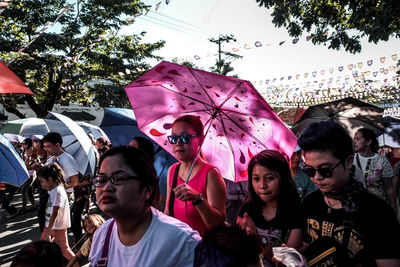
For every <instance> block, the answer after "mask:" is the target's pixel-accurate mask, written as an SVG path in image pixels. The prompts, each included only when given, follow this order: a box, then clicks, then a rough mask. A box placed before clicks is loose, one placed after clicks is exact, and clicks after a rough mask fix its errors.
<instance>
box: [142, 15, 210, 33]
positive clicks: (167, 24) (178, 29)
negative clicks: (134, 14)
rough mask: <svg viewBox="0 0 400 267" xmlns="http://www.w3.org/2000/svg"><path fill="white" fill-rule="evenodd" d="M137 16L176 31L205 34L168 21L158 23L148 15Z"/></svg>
mask: <svg viewBox="0 0 400 267" xmlns="http://www.w3.org/2000/svg"><path fill="white" fill-rule="evenodd" d="M138 18H139V19H141V20H144V21H147V22H151V23H154V24H157V25H160V26H162V27H165V28H168V29H171V30H174V31H177V32H184V33H187V34H190V35H200V36H205V35H204V34H200V33H196V32H194V31H192V30H190V29H185V28H183V27H181V26H180V25H177V24H172V23H168V22H164V24H163V23H160V22H159V21H158V20H157V19H155V18H152V17H149V16H140V17H138ZM205 37H206V36H205Z"/></svg>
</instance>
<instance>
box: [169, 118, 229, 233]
mask: <svg viewBox="0 0 400 267" xmlns="http://www.w3.org/2000/svg"><path fill="white" fill-rule="evenodd" d="M203 139H204V134H203V124H202V122H201V121H200V119H199V118H198V117H196V116H192V115H186V116H183V117H180V118H178V119H176V120H175V121H174V123H173V124H172V135H170V136H168V141H169V142H170V143H171V144H172V146H173V153H174V155H175V157H176V158H177V159H178V160H179V162H178V163H176V164H174V165H172V166H171V167H170V168H169V170H168V177H167V204H166V206H165V211H164V212H165V213H166V214H168V215H171V214H172V212H170V210H169V201H170V197H171V188H172V185H173V180H174V174H175V170H176V168H177V166H178V165H180V167H179V171H178V176H177V182H176V186H175V187H174V188H173V189H172V192H173V193H174V194H175V199H174V205H173V216H174V217H175V218H177V219H179V220H181V221H183V222H185V223H187V224H188V225H190V226H191V227H192V228H193V229H195V230H197V231H198V232H199V233H200V235H203V234H204V231H205V230H207V229H209V228H211V227H213V226H216V225H219V224H222V223H224V220H225V214H226V211H225V201H226V191H225V183H224V181H223V179H222V176H221V174H220V172H219V171H218V169H217V168H216V167H214V166H212V165H211V164H209V163H207V162H206V161H205V160H203V159H202V158H201V157H197V153H198V151H199V149H200V145H201V143H202V141H203ZM193 161H195V163H194V164H193V168H192V171H190V169H191V167H192V163H193ZM188 176H189V178H188V180H187V183H185V181H186V179H187V177H188Z"/></svg>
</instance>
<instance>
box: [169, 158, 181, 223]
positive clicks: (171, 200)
mask: <svg viewBox="0 0 400 267" xmlns="http://www.w3.org/2000/svg"><path fill="white" fill-rule="evenodd" d="M180 167H181V163H179V164H178V166H176V169H175V173H174V178H173V180H172V186H171V191H170V194H169V202H168V211H169V216H171V217H174V202H175V192H174V190H173V189H174V188H175V187H176V184H177V183H178V172H179V169H180Z"/></svg>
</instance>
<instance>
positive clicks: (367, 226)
mask: <svg viewBox="0 0 400 267" xmlns="http://www.w3.org/2000/svg"><path fill="white" fill-rule="evenodd" d="M298 144H299V146H300V148H301V149H302V150H303V155H304V160H305V167H304V168H303V171H304V172H305V173H306V174H308V175H309V176H310V178H311V180H312V182H313V183H315V184H316V186H317V188H318V190H316V191H314V192H311V193H310V194H308V195H307V196H305V198H304V199H303V201H302V203H301V210H302V213H303V215H304V217H305V219H306V221H307V227H306V231H305V235H304V236H303V243H304V244H305V245H306V247H307V246H308V247H307V248H306V249H305V250H304V255H305V256H306V258H307V260H308V263H309V265H310V266H311V262H314V263H315V264H318V266H323V265H324V264H326V266H332V265H329V263H328V261H329V262H330V263H331V264H332V263H333V264H334V265H337V266H379V267H382V266H384V267H386V266H400V243H399V238H400V225H399V222H398V221H397V218H396V216H395V213H394V211H393V209H392V208H391V207H390V206H389V205H388V203H387V202H385V201H384V200H382V199H381V198H379V197H377V196H375V195H373V194H371V193H369V192H368V191H367V190H366V189H365V188H364V187H363V185H362V184H361V183H360V182H358V181H357V180H356V179H354V175H353V172H352V168H353V158H354V152H353V143H352V138H351V137H350V136H349V134H348V133H347V132H346V130H345V129H344V128H343V127H341V126H340V125H339V124H338V123H336V122H334V121H323V122H319V123H311V124H310V125H309V126H308V128H306V129H305V130H304V131H303V133H302V135H301V136H300V138H299V140H298ZM327 242H328V243H327ZM328 245H329V246H328ZM324 247H325V248H326V251H323V250H322V248H324ZM331 247H332V248H334V249H336V252H335V253H333V251H332V254H331V257H325V258H324V257H320V258H317V256H318V255H323V253H325V252H326V254H325V255H327V254H329V253H328V252H329V251H328V249H329V248H331ZM318 251H319V252H318ZM339 251H342V252H343V255H338V254H337V253H339ZM316 252H318V253H316ZM335 254H336V256H335ZM344 256H347V258H348V259H347V261H346V262H344V263H343V264H342V265H340V264H339V263H338V262H339V261H342V260H343V259H344ZM323 258H324V259H325V260H327V261H325V262H321V261H322V260H323ZM328 258H329V259H328Z"/></svg>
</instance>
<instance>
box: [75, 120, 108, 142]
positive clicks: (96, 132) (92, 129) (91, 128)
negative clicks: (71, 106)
mask: <svg viewBox="0 0 400 267" xmlns="http://www.w3.org/2000/svg"><path fill="white" fill-rule="evenodd" d="M76 123H77V124H78V125H79V126H81V127H82V128H83V130H84V131H85V133H86V134H89V133H91V134H93V137H94V138H95V139H97V138H99V137H105V138H107V139H109V138H108V136H107V134H106V133H105V132H104V131H103V130H102V129H101V128H100V127H99V126H96V125H93V124H90V123H87V122H84V121H77V122H76Z"/></svg>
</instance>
